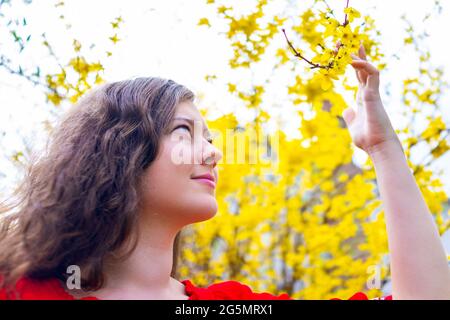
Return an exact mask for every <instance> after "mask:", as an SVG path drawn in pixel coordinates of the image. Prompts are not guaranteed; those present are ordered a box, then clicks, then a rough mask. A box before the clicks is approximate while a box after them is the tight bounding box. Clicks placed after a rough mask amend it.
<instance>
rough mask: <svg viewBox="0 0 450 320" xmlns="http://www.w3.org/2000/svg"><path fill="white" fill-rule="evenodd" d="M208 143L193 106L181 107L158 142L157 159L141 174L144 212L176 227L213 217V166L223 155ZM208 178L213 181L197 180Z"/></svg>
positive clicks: (202, 120) (214, 179) (205, 130)
mask: <svg viewBox="0 0 450 320" xmlns="http://www.w3.org/2000/svg"><path fill="white" fill-rule="evenodd" d="M209 139H210V133H209V130H208V128H207V127H206V123H205V121H204V119H203V118H202V116H201V114H200V112H199V111H198V109H197V108H196V106H195V105H194V104H193V103H192V102H183V103H180V104H179V105H178V106H177V108H176V112H175V116H174V119H173V121H172V123H171V125H170V127H169V130H168V134H166V135H163V136H162V138H161V144H160V150H159V153H158V155H157V157H156V159H155V160H154V162H152V163H151V165H150V166H149V167H148V168H147V169H146V171H145V172H144V180H143V185H142V186H143V188H142V195H143V206H144V212H146V213H149V214H151V215H153V216H154V217H155V218H156V220H157V221H161V222H162V221H164V222H169V223H171V225H176V226H177V227H183V226H185V225H187V224H190V223H195V222H199V221H203V220H207V219H210V218H212V217H213V216H214V215H215V213H216V212H217V201H216V198H215V190H216V186H217V182H218V181H217V179H218V171H217V167H216V163H217V162H218V161H219V160H220V159H221V158H222V153H221V151H220V150H218V149H217V148H216V147H214V146H213V145H212V144H211V143H210V140H209ZM208 174H209V175H210V178H211V179H212V180H213V181H211V180H208V179H207V178H206V179H199V178H196V177H198V176H201V175H208Z"/></svg>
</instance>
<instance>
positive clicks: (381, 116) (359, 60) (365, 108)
mask: <svg viewBox="0 0 450 320" xmlns="http://www.w3.org/2000/svg"><path fill="white" fill-rule="evenodd" d="M358 53H359V57H357V56H356V55H352V58H353V61H352V63H351V64H352V67H353V68H354V69H355V72H356V77H357V78H358V82H359V88H358V93H357V103H356V105H357V108H356V111H355V110H354V109H353V108H352V107H349V108H347V109H345V110H344V112H343V117H344V120H345V122H346V124H347V127H348V129H349V131H350V135H351V137H352V139H353V142H354V143H355V145H356V146H357V147H359V148H361V149H363V150H364V151H366V152H367V153H368V154H369V155H370V154H372V153H373V152H375V151H378V150H380V148H381V149H383V148H384V147H385V145H389V144H392V143H394V144H399V140H398V137H397V134H396V132H395V130H394V128H393V127H392V125H391V122H390V120H389V117H388V115H387V113H386V111H385V110H384V107H383V103H382V102H381V97H380V92H379V83H380V73H379V71H378V70H377V69H376V68H375V67H374V66H373V65H371V64H370V63H369V62H367V59H366V53H365V51H364V47H363V46H362V45H361V47H360V48H359V52H358Z"/></svg>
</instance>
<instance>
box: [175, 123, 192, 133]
mask: <svg viewBox="0 0 450 320" xmlns="http://www.w3.org/2000/svg"><path fill="white" fill-rule="evenodd" d="M179 128H185V129H186V130H187V131H189V133H190V132H191V128H189V127H188V126H187V125H185V124H181V125H179V126H177V127H176V128H175V130H176V129H179Z"/></svg>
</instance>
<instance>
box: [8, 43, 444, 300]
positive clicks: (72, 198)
mask: <svg viewBox="0 0 450 320" xmlns="http://www.w3.org/2000/svg"><path fill="white" fill-rule="evenodd" d="M352 66H353V67H354V68H355V71H356V74H357V77H358V80H359V85H360V90H359V94H358V96H359V98H358V106H357V110H356V111H354V110H353V109H351V108H349V109H346V110H345V111H344V114H343V116H344V120H345V121H346V123H347V126H348V128H349V130H350V134H351V136H352V139H353V141H354V143H355V144H356V146H358V147H359V148H361V149H363V150H365V151H366V152H367V153H368V155H369V156H370V158H371V159H372V160H373V162H374V165H375V169H376V174H377V180H378V184H379V190H380V193H381V198H382V200H383V203H384V209H385V214H386V223H387V232H388V237H389V249H390V256H391V270H392V284H393V289H392V295H391V296H388V297H383V298H387V299H392V298H394V299H450V270H449V267H448V265H447V258H446V253H445V251H444V248H443V245H442V243H441V241H440V238H439V234H438V231H437V228H436V226H435V224H434V221H433V219H432V216H431V215H430V212H429V210H428V208H427V205H426V203H425V202H424V200H423V197H422V195H421V193H420V191H419V188H418V187H417V184H416V181H415V180H414V177H413V175H412V173H411V171H410V169H409V167H408V165H407V162H406V159H405V156H404V153H403V150H402V147H401V144H400V142H399V139H398V137H397V135H396V133H395V131H394V130H393V128H392V126H391V123H390V121H389V118H388V116H387V114H386V112H385V110H384V107H383V105H382V102H381V99H380V94H379V89H378V88H379V73H378V71H377V70H376V69H375V68H374V67H373V66H372V65H371V64H370V63H368V62H367V61H366V57H365V53H364V50H363V48H361V49H360V52H359V57H356V56H355V57H354V61H353V63H352ZM193 98H194V95H193V94H192V92H191V91H189V90H188V89H186V88H185V87H183V86H181V85H179V84H177V83H175V82H173V81H171V80H165V79H160V78H138V79H135V80H129V81H121V82H116V83H110V84H106V85H103V86H101V87H100V88H98V89H97V90H95V91H93V92H92V93H90V94H88V95H87V96H85V97H84V98H83V99H82V100H81V101H80V102H79V103H78V104H77V105H76V106H74V107H73V108H71V110H70V111H69V112H68V113H67V114H66V116H65V117H64V119H62V122H61V123H60V125H59V126H58V127H57V129H56V130H55V131H54V132H53V133H52V135H51V137H50V140H49V141H50V142H51V143H50V144H49V145H48V146H49V147H48V146H47V149H46V154H45V155H44V156H43V157H42V158H40V159H38V160H37V161H36V163H35V164H34V165H33V166H31V167H30V170H29V173H28V175H27V177H26V179H25V180H24V181H23V184H22V185H21V186H20V188H19V189H18V197H17V199H16V200H17V201H16V202H15V203H12V204H11V205H9V206H8V207H5V208H3V212H4V213H5V214H3V215H2V219H1V229H0V275H1V277H2V280H4V281H3V285H2V286H1V287H3V289H2V290H0V298H3V299H290V297H289V296H288V295H287V294H281V295H279V296H275V295H272V294H270V293H256V292H253V291H252V290H251V289H250V288H249V287H248V286H246V285H245V284H242V283H239V282H236V281H224V282H220V283H216V284H212V285H210V286H209V287H207V288H200V287H196V286H195V285H194V284H193V283H191V282H190V281H189V280H183V281H181V282H180V281H178V280H177V279H175V278H174V274H175V270H176V257H177V255H178V239H179V233H180V231H181V230H182V228H183V227H184V226H186V225H188V224H191V223H196V222H201V221H204V220H207V219H211V218H213V217H214V215H215V213H216V211H217V202H216V199H215V186H216V185H217V183H218V176H217V167H216V164H217V162H218V161H220V159H221V157H222V154H221V152H220V151H219V150H218V149H216V148H215V147H214V146H213V145H212V143H211V141H210V138H209V132H208V129H207V127H206V124H205V122H204V120H203V119H202V116H201V114H200V113H199V111H198V110H197V108H196V106H195V105H194V104H193ZM193 146H197V147H193ZM192 151H193V152H192ZM180 154H184V155H186V154H187V155H189V157H188V158H189V159H188V160H189V161H179V160H180V159H178V156H179V155H180ZM14 208H17V210H14ZM6 213H8V214H6ZM74 266H75V268H79V269H78V270H79V272H80V276H81V289H71V288H68V287H67V285H66V284H67V282H68V279H69V277H70V276H71V274H72V273H70V272H68V270H72V269H69V268H72V267H74ZM350 299H367V296H366V295H365V294H363V293H361V292H358V293H356V294H355V295H354V296H352V297H350Z"/></svg>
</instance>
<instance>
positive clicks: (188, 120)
mask: <svg viewBox="0 0 450 320" xmlns="http://www.w3.org/2000/svg"><path fill="white" fill-rule="evenodd" d="M173 119H174V120H185V121H187V122H189V123H190V125H191V126H192V127H194V123H195V121H194V120H193V119H191V118H187V117H175V118H173ZM205 132H206V133H207V136H208V137H211V136H212V134H211V132H210V131H209V130H208V129H207V128H206V127H205V128H204V129H203V133H205Z"/></svg>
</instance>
